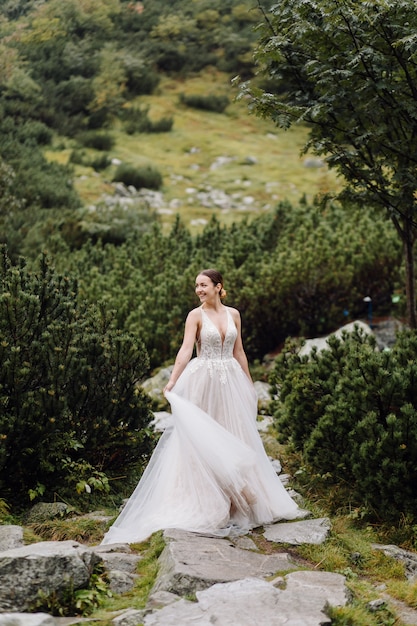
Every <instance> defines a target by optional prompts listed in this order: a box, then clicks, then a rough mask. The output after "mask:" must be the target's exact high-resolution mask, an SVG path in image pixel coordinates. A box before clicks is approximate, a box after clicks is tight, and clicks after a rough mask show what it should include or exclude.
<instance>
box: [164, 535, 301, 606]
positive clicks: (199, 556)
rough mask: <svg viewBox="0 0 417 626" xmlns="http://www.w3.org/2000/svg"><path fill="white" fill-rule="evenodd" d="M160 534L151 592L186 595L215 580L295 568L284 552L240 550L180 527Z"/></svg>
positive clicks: (219, 540)
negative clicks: (161, 547) (162, 544)
mask: <svg viewBox="0 0 417 626" xmlns="http://www.w3.org/2000/svg"><path fill="white" fill-rule="evenodd" d="M164 537H165V539H166V541H167V545H166V547H165V548H164V551H163V552H162V554H161V556H160V557H159V564H160V567H159V573H158V576H157V579H156V582H155V586H154V588H153V591H159V590H164V591H171V592H174V593H177V594H178V595H187V594H192V593H195V591H197V590H201V589H206V588H207V587H210V586H211V585H214V584H215V583H218V582H229V581H232V580H239V579H241V578H244V577H246V576H255V577H266V576H271V575H272V574H275V573H276V572H279V571H289V570H291V569H296V568H297V566H296V565H295V564H294V563H293V562H292V561H291V560H290V557H289V555H288V554H287V553H280V554H273V555H268V554H259V553H256V552H250V551H249V550H241V549H239V548H237V547H235V546H234V545H233V543H231V542H230V541H228V540H227V539H219V538H214V537H206V536H201V535H197V534H194V533H190V532H186V531H182V530H170V531H165V533H164Z"/></svg>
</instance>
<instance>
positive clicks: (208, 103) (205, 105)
mask: <svg viewBox="0 0 417 626" xmlns="http://www.w3.org/2000/svg"><path fill="white" fill-rule="evenodd" d="M180 102H181V104H185V105H186V106H189V107H192V108H194V109H203V110H204V111H213V112H215V113H223V112H224V110H225V109H226V108H227V107H228V106H229V104H230V100H229V98H228V97H227V96H216V94H209V95H208V96H203V95H198V94H196V95H191V94H190V95H186V94H183V93H182V94H181V95H180Z"/></svg>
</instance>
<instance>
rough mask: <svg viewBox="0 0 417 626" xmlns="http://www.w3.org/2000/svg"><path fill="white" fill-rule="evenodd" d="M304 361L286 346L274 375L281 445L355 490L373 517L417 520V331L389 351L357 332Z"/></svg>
mask: <svg viewBox="0 0 417 626" xmlns="http://www.w3.org/2000/svg"><path fill="white" fill-rule="evenodd" d="M328 344H329V347H328V349H326V350H323V351H322V352H320V353H319V352H317V351H313V352H312V353H311V355H310V356H300V355H299V354H298V350H297V347H296V345H295V344H292V345H290V344H287V346H286V348H285V349H284V351H283V353H282V354H281V355H280V356H279V357H278V359H277V361H276V364H275V367H274V370H273V372H272V374H271V379H270V382H271V385H272V389H273V391H274V392H275V394H276V395H279V398H278V399H277V400H275V401H274V404H273V411H274V417H275V423H276V426H277V429H278V431H279V433H280V435H279V437H280V440H281V441H282V442H290V443H291V445H293V446H294V448H295V449H296V450H298V451H300V452H302V454H303V457H304V460H305V462H306V464H307V467H308V468H309V471H310V472H311V473H312V474H314V475H319V476H322V477H325V478H326V480H327V481H330V482H332V483H334V484H343V485H344V487H346V485H348V486H349V490H350V493H351V498H352V503H355V504H356V506H358V507H360V508H362V509H363V510H364V511H366V512H367V514H368V515H370V516H371V517H373V518H378V519H384V520H392V519H399V517H400V516H401V515H411V516H416V515H417V364H416V362H415V354H416V350H417V333H416V332H415V331H411V330H408V331H403V332H402V333H400V334H399V336H398V338H397V341H396V344H395V346H394V347H393V348H392V349H391V350H389V351H379V350H378V349H377V347H376V342H375V339H374V337H373V336H369V335H366V334H364V333H363V331H360V330H359V329H357V330H356V331H355V332H354V333H352V334H351V335H348V334H345V335H344V336H343V338H337V337H335V336H333V337H331V338H330V339H329V342H328Z"/></svg>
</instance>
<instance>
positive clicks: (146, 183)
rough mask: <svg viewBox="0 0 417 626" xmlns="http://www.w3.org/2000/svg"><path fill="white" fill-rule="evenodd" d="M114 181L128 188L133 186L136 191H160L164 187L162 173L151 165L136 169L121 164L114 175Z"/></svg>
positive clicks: (127, 164) (126, 164) (132, 166)
mask: <svg viewBox="0 0 417 626" xmlns="http://www.w3.org/2000/svg"><path fill="white" fill-rule="evenodd" d="M113 181H115V182H120V183H123V184H125V185H126V186H129V185H133V187H135V188H136V189H142V188H146V189H160V188H161V187H162V176H161V174H160V172H159V171H158V170H157V169H156V168H155V167H152V166H150V165H147V166H143V167H135V166H134V165H130V164H129V163H121V164H120V165H119V166H118V167H117V169H116V172H115V173H114V176H113Z"/></svg>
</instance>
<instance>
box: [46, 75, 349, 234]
mask: <svg viewBox="0 0 417 626" xmlns="http://www.w3.org/2000/svg"><path fill="white" fill-rule="evenodd" d="M210 91H213V92H216V93H221V94H224V95H227V96H228V97H229V98H230V104H229V106H228V107H227V110H226V111H225V112H224V113H213V112H211V111H202V110H196V109H191V108H189V107H185V106H183V105H181V104H180V103H179V97H180V94H181V93H194V94H200V93H201V94H205V93H208V92H210ZM235 95H236V92H235V90H234V88H233V87H232V86H231V84H230V80H229V78H228V77H227V76H226V75H225V74H221V73H219V72H217V71H215V70H211V69H209V70H206V71H204V72H202V73H201V74H199V75H197V76H195V77H193V78H189V79H187V80H185V81H179V80H174V79H172V78H169V77H164V78H162V80H161V82H160V86H159V88H158V90H157V92H156V93H155V94H152V95H148V96H140V97H139V98H138V99H136V100H135V101H133V102H132V103H131V106H132V107H141V108H143V107H146V109H147V110H149V118H150V120H151V121H157V120H158V119H161V118H172V119H173V120H174V124H173V129H172V131H171V132H169V133H164V134H158V133H156V134H151V135H148V134H138V135H129V134H127V133H126V132H125V131H124V129H123V122H122V121H120V122H119V123H117V124H115V125H114V127H113V128H112V129H111V131H112V138H114V140H115V145H114V147H113V149H112V150H111V154H110V157H111V158H116V159H119V160H120V161H122V162H124V163H130V164H131V165H132V166H134V167H143V166H145V167H146V166H152V167H156V168H157V169H158V170H159V171H160V172H161V175H162V178H163V181H164V187H163V193H164V197H165V199H166V201H167V202H170V201H171V200H174V199H175V200H177V201H178V202H179V208H178V209H177V208H176V209H175V210H174V211H173V212H172V214H167V215H163V216H162V217H161V219H162V221H163V224H165V225H166V227H167V228H169V227H170V226H171V225H172V223H173V222H174V220H175V214H176V213H179V214H180V215H181V218H182V219H183V221H184V222H185V224H186V225H187V226H188V227H189V228H190V230H191V232H192V233H193V234H195V233H196V232H198V231H199V230H201V228H202V227H201V225H198V224H197V225H196V224H195V223H196V222H198V221H199V220H209V219H210V217H211V216H212V215H213V213H214V214H216V215H217V216H218V217H219V218H220V219H221V221H222V222H223V223H224V224H226V225H227V224H231V223H232V222H234V221H237V220H240V219H242V218H243V217H246V216H249V217H253V216H255V215H257V214H259V213H260V212H262V211H268V210H270V209H271V208H272V207H274V206H275V205H276V204H277V203H278V202H280V201H281V200H285V199H288V200H289V201H290V202H292V203H298V202H299V200H300V198H301V197H306V198H307V200H309V201H311V200H312V199H313V198H314V197H315V196H317V195H318V194H321V193H325V192H330V191H334V190H336V189H338V188H340V182H339V181H338V179H337V176H336V174H335V173H334V172H330V171H329V170H328V169H327V167H320V168H317V167H306V166H305V159H306V157H302V156H301V155H300V152H301V149H302V147H303V146H304V144H305V141H306V138H307V130H306V129H305V128H304V127H302V126H295V127H293V128H291V129H289V130H287V131H284V130H281V129H277V128H276V127H275V126H274V125H273V123H272V121H269V120H262V119H259V118H256V117H255V116H252V115H250V114H249V112H248V110H247V107H246V104H245V103H244V102H235V101H234V97H235ZM61 143H62V142H61ZM66 148H67V149H64V147H63V149H62V152H60V151H58V150H56V149H55V150H53V151H52V150H49V151H48V152H47V156H48V158H51V159H52V158H53V159H55V160H58V161H60V162H65V160H66V159H67V160H68V158H69V151H68V146H67V147H66ZM219 156H226V157H228V158H229V160H228V162H227V163H225V164H223V165H221V166H218V167H216V166H213V165H215V161H216V158H217V157H219ZM248 157H250V160H249V161H248ZM249 162H251V163H252V165H250V164H248V163H249ZM115 170H116V166H110V167H109V168H107V169H106V170H105V171H104V172H100V173H99V175H98V174H97V173H96V172H94V171H93V169H89V168H85V167H82V166H79V165H75V166H74V171H75V187H76V189H77V191H78V192H79V194H80V196H81V198H82V199H83V201H84V202H85V203H87V204H89V203H91V202H97V201H98V200H99V198H100V195H101V194H103V193H109V184H108V181H109V180H111V178H112V176H113V175H114V172H115ZM210 187H211V188H214V189H220V190H222V191H225V192H226V193H228V194H235V196H236V200H237V203H238V204H239V208H237V209H231V210H228V211H227V210H222V209H221V208H208V207H204V206H202V205H201V203H200V201H199V200H198V198H197V196H196V194H195V193H194V194H192V193H190V192H189V190H190V189H191V188H193V189H196V190H204V189H207V188H210ZM248 199H249V200H248ZM250 199H252V200H250Z"/></svg>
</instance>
